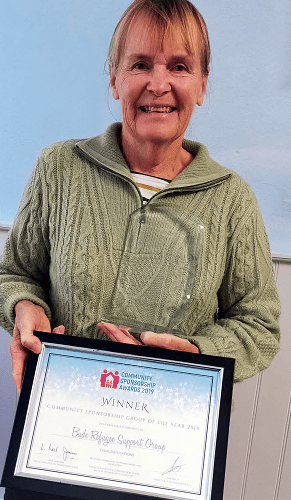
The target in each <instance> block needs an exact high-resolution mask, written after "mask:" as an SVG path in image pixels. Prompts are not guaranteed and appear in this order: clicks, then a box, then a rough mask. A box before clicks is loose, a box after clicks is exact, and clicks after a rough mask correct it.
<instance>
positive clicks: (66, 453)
mask: <svg viewBox="0 0 291 500" xmlns="http://www.w3.org/2000/svg"><path fill="white" fill-rule="evenodd" d="M68 455H77V453H75V452H74V451H69V450H67V448H66V447H65V446H63V460H64V462H65V461H66V460H67V458H68ZM69 458H73V457H70V456H69Z"/></svg>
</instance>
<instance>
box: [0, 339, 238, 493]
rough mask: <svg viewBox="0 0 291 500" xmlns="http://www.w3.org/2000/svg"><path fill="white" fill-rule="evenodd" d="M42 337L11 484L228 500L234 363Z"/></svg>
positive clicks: (30, 369)
mask: <svg viewBox="0 0 291 500" xmlns="http://www.w3.org/2000/svg"><path fill="white" fill-rule="evenodd" d="M36 335H37V336H38V337H39V338H40V340H41V341H42V343H43V349H42V352H41V354H40V355H35V354H33V353H30V354H29V358H28V362H27V368H26V373H25V378H24V383H23V388H22V391H21V395H20V399H19V404H18V408H17V412H16V417H15V422H14V427H13V431H12V436H11V441H10V445H9V450H8V454H7V459H6V464H5V468H4V472H3V477H2V483H1V485H2V486H6V487H17V488H24V489H29V490H34V491H38V492H44V493H51V494H56V495H63V496H71V497H75V498H84V499H88V500H91V499H92V500H93V499H96V498H101V499H105V500H107V499H108V500H109V499H113V498H114V500H116V499H128V500H129V499H133V498H141V499H142V498H162V499H172V500H181V499H183V500H185V499H187V500H222V497H223V483H224V471H225V462H226V452H227V439H228V428H229V418H230V408H231V396H232V383H233V369H234V360H232V359H229V358H219V357H213V356H205V355H201V354H191V353H184V352H176V351H169V350H163V349H153V348H148V347H145V346H136V345H128V344H119V343H113V342H106V341H97V340H90V339H83V338H78V337H68V336H63V335H55V334H45V333H36Z"/></svg>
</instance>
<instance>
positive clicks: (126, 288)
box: [102, 205, 205, 336]
mask: <svg viewBox="0 0 291 500" xmlns="http://www.w3.org/2000/svg"><path fill="white" fill-rule="evenodd" d="M181 212H182V216H181V215H180V216H179V218H177V216H176V215H174V214H173V213H172V211H171V210H170V209H169V210H167V209H165V208H163V209H161V208H160V207H159V206H158V205H147V206H145V207H143V208H142V209H139V210H137V211H135V212H134V213H133V214H132V216H131V218H130V220H129V224H128V228H127V232H126V236H125V243H124V248H123V252H122V256H121V259H120V264H119V269H118V274H117V279H116V283H115V287H114V292H113V297H112V302H111V307H110V311H109V313H108V314H106V319H105V318H102V321H104V322H109V323H114V324H116V325H117V326H125V327H129V328H130V331H131V333H132V334H133V335H135V334H136V336H138V335H139V334H140V333H141V332H142V331H154V332H156V333H163V332H166V333H173V334H175V333H176V334H178V333H179V331H180V332H181V330H180V328H181V327H180V324H181V323H182V322H183V319H184V318H185V315H186V311H187V309H188V308H189V305H190V303H191V299H193V297H192V294H193V288H194V283H195V276H196V270H197V266H198V265H199V263H201V256H202V254H203V246H204V239H205V234H204V233H205V229H204V226H203V224H202V223H201V222H199V221H197V220H195V218H193V214H192V213H188V211H187V210H185V209H184V207H183V210H181ZM183 215H184V218H183Z"/></svg>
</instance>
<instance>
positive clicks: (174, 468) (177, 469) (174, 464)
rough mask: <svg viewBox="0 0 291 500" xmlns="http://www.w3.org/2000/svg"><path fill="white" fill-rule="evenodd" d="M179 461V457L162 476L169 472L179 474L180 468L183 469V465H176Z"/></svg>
mask: <svg viewBox="0 0 291 500" xmlns="http://www.w3.org/2000/svg"><path fill="white" fill-rule="evenodd" d="M178 460H179V457H178V458H176V460H175V462H174V463H173V465H172V467H170V469H167V470H165V472H163V474H162V475H164V474H170V472H180V470H181V468H182V467H183V465H184V464H181V465H178V464H177V462H178Z"/></svg>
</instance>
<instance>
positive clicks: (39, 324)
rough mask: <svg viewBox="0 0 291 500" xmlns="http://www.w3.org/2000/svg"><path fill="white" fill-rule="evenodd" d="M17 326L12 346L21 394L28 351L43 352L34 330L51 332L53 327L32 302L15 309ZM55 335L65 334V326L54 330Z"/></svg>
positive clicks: (25, 302) (17, 306) (17, 305)
mask: <svg viewBox="0 0 291 500" xmlns="http://www.w3.org/2000/svg"><path fill="white" fill-rule="evenodd" d="M14 311H15V324H14V329H13V338H12V342H11V345H10V353H11V362H12V376H13V380H14V383H15V385H16V389H17V392H18V393H20V390H21V386H22V381H23V375H24V369H25V364H26V360H27V356H28V351H29V350H30V351H33V352H35V353H36V354H39V353H40V352H41V341H40V340H39V339H38V338H37V337H35V336H34V335H33V332H34V330H36V331H40V332H51V325H50V322H49V319H48V317H47V316H46V314H45V312H44V309H43V308H42V307H40V306H37V305H36V304H34V303H33V302H30V300H20V301H19V302H17V304H16V305H15V307H14ZM53 333H60V334H64V333H65V327H64V326H58V327H56V328H54V330H53Z"/></svg>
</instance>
